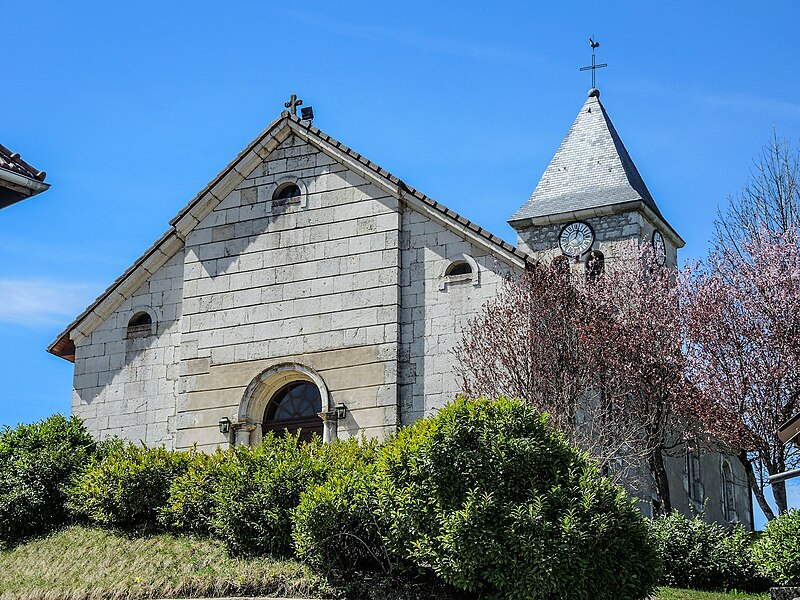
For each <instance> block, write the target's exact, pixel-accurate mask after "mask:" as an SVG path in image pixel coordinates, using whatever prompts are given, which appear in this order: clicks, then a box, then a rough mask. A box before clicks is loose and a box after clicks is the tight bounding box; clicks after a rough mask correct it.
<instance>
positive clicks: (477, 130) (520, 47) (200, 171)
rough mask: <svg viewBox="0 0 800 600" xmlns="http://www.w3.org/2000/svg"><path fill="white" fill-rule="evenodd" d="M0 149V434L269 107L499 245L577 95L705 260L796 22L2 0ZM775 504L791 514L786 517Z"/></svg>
mask: <svg viewBox="0 0 800 600" xmlns="http://www.w3.org/2000/svg"><path fill="white" fill-rule="evenodd" d="M2 12H3V42H4V44H3V46H4V48H5V59H4V61H3V69H2V81H3V89H4V92H5V93H4V94H3V95H2V96H1V97H0V143H2V144H4V145H6V146H8V147H9V148H11V149H13V150H15V151H17V152H20V153H21V154H22V157H23V158H24V159H26V160H28V161H29V162H31V163H32V164H33V165H34V166H36V167H37V168H39V169H43V170H46V171H47V172H48V177H47V181H48V182H49V183H51V184H52V186H53V187H52V189H50V190H49V191H48V192H46V193H45V194H43V195H41V196H38V197H36V198H34V199H32V200H28V201H26V202H23V203H21V204H18V205H15V206H13V207H11V208H8V209H4V210H3V211H2V212H0V307H2V310H0V342H2V343H0V374H2V381H3V388H2V390H0V423H2V424H15V423H17V422H19V421H30V420H33V419H38V418H41V417H44V416H46V415H48V414H51V413H53V412H56V411H61V412H68V411H69V403H70V385H71V367H72V365H71V364H69V363H67V362H65V361H63V360H61V359H57V358H55V357H53V356H50V355H49V354H47V353H46V352H45V347H46V346H47V344H48V343H49V342H50V341H52V340H53V339H54V337H55V336H56V335H57V334H58V333H59V332H60V331H61V329H62V328H63V327H64V326H65V325H66V324H67V323H69V322H70V320H71V319H72V318H73V317H74V316H75V315H76V314H77V313H78V312H80V310H82V309H83V308H84V307H85V305H86V304H88V303H89V302H90V301H91V300H92V299H93V298H94V297H95V296H97V294H99V293H100V292H101V291H102V290H103V289H104V288H105V287H106V286H107V285H108V284H109V283H110V282H111V281H113V280H114V279H115V278H116V277H117V276H118V275H119V274H120V273H121V272H122V271H123V270H124V269H125V268H126V267H127V266H129V265H130V264H131V263H132V262H133V261H134V260H135V259H136V258H137V257H138V256H139V255H140V254H141V253H142V251H143V250H144V249H145V248H147V247H148V246H149V245H150V244H151V243H152V242H153V241H154V240H155V239H156V238H157V237H158V236H159V235H160V234H161V233H163V232H164V231H165V230H166V229H167V222H168V220H169V219H170V218H171V217H172V216H174V214H175V213H177V211H178V210H179V209H180V208H181V207H182V206H183V205H184V204H186V202H188V200H190V199H191V198H192V197H193V196H194V194H195V193H196V192H197V191H198V190H200V189H201V188H202V187H203V186H204V185H205V184H206V183H207V182H208V181H209V180H210V179H211V178H212V177H213V176H214V175H215V174H216V173H217V172H218V171H219V170H220V169H221V168H222V167H223V166H224V165H225V164H227V162H228V161H229V160H230V159H231V158H233V157H234V156H235V155H236V154H237V153H238V152H239V150H241V149H242V148H243V147H244V146H245V145H246V144H247V143H248V142H249V141H250V140H251V139H252V138H254V137H255V136H256V134H257V133H258V132H259V131H261V130H262V129H263V128H264V127H265V126H266V125H267V124H268V123H269V122H270V121H272V120H273V119H274V118H275V117H277V116H278V114H279V112H280V110H282V108H283V102H284V101H285V100H286V99H288V96H289V94H290V93H297V94H298V95H300V97H301V98H303V100H304V101H305V103H306V104H311V105H313V106H314V109H315V113H316V117H317V118H316V120H315V125H317V126H319V127H320V128H321V129H323V130H324V131H326V132H327V133H329V134H330V135H333V136H334V137H336V138H338V139H340V140H341V141H343V142H344V143H346V144H348V145H349V146H351V147H352V148H354V149H355V150H357V151H359V152H361V153H362V154H364V155H366V156H368V157H369V158H370V159H372V160H373V161H375V162H377V163H378V164H380V165H381V166H384V167H385V168H387V169H389V170H390V171H392V172H393V173H395V174H396V175H398V176H399V177H401V178H403V179H404V180H405V181H407V182H408V183H409V184H411V185H413V186H415V187H417V188H419V189H421V190H423V191H424V192H425V193H427V194H428V195H430V196H432V197H433V198H435V199H436V200H438V201H440V202H442V203H443V204H445V205H447V206H449V207H450V208H452V209H454V210H456V211H458V212H460V213H461V214H463V215H465V216H467V217H468V218H470V219H472V220H473V221H476V222H477V223H479V224H480V225H482V226H483V227H485V228H487V229H489V230H490V231H492V232H493V233H495V234H497V235H499V236H501V237H503V238H505V239H507V240H508V241H511V242H513V241H514V235H513V232H512V230H511V229H510V227H509V226H508V225H507V224H506V223H505V220H506V219H507V218H508V217H509V216H511V214H512V213H513V212H514V211H515V210H516V209H517V208H518V207H519V206H520V205H521V204H522V203H523V202H524V201H525V199H526V198H527V197H528V195H529V194H530V193H531V191H532V190H533V188H534V187H535V185H536V183H537V181H538V179H539V177H540V176H541V173H542V171H543V170H544V168H545V166H546V165H547V162H548V161H549V159H550V158H551V157H552V155H553V153H554V152H555V150H556V148H557V147H558V144H559V142H560V141H561V139H562V138H563V136H564V134H565V133H566V131H567V129H568V127H569V125H570V124H571V123H572V120H573V119H574V117H575V115H576V114H577V111H578V109H579V108H580V106H581V104H582V103H583V101H584V99H585V97H586V91H587V90H588V88H589V87H590V77H589V75H588V74H587V73H580V72H579V71H578V69H579V67H581V66H584V65H587V64H589V63H590V61H591V54H590V50H589V47H588V37H589V36H590V35H594V36H595V37H596V38H597V39H599V40H600V42H601V47H600V48H599V55H598V60H599V61H600V62H607V63H609V67H608V68H606V69H603V70H601V71H600V72H599V74H598V87H599V88H600V89H601V91H602V100H603V102H604V104H605V106H606V108H607V110H608V111H609V114H610V115H611V118H612V119H613V121H614V123H615V125H616V127H617V130H618V131H619V132H620V135H621V136H622V138H623V140H624V141H625V143H626V145H627V147H628V150H629V151H630V153H631V155H632V157H633V159H634V161H635V162H636V164H637V166H638V167H639V170H640V171H641V173H642V175H643V177H644V179H645V181H646V182H647V184H648V186H649V188H650V191H651V192H652V194H653V196H654V197H655V199H656V202H657V203H658V204H659V206H660V208H661V211H662V212H663V213H664V214H665V215H666V217H667V219H668V220H669V221H670V223H671V224H672V226H673V227H674V228H675V229H676V230H677V231H678V232H679V233H681V235H682V236H683V237H684V239H685V240H686V242H687V246H686V248H685V249H684V251H682V254H681V256H682V257H683V258H699V257H701V256H702V255H703V254H704V253H705V252H706V249H707V242H708V239H709V237H710V233H711V227H712V220H713V218H714V214H715V211H716V208H717V205H718V204H720V203H721V204H724V203H725V201H726V199H727V197H728V195H729V194H730V193H734V192H736V191H737V190H739V189H740V188H741V187H742V185H743V184H744V182H745V180H746V177H747V173H748V169H749V168H750V165H751V163H752V158H753V156H755V155H756V154H757V152H758V151H759V148H760V147H761V146H762V145H763V144H764V143H765V142H766V141H767V140H768V138H769V137H770V136H771V135H772V132H773V129H774V130H776V131H777V132H778V134H779V135H782V136H785V137H787V138H789V139H790V140H792V141H793V142H795V143H800V97H798V96H799V94H798V84H799V83H800V60H798V52H797V41H796V38H797V32H796V25H797V23H798V22H800V4H798V3H796V2H793V1H789V0H786V1H773V2H770V3H767V4H761V3H758V4H757V3H753V2H742V1H729V2H726V3H724V5H723V4H719V3H716V2H672V3H653V2H638V3H633V2H600V1H599V0H598V1H595V2H548V3H533V2H506V3H492V5H491V6H490V5H489V3H484V2H466V1H462V2H451V3H447V2H440V3H432V2H417V1H406V2H403V3H380V2H374V1H372V2H337V3H332V2H317V1H312V0H309V1H305V2H298V3H291V4H290V3H286V2H233V1H232V2H226V3H221V2H204V1H193V2H188V1H175V2H150V1H140V2H136V3H124V4H123V3H112V2H104V3H100V2H78V3H63V2H35V1H28V2H16V3H7V5H5V6H3V9H2ZM797 500H798V499H797V496H795V502H796V503H797Z"/></svg>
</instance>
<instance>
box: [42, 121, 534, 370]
mask: <svg viewBox="0 0 800 600" xmlns="http://www.w3.org/2000/svg"><path fill="white" fill-rule="evenodd" d="M291 134H294V135H296V136H298V137H299V138H300V139H302V140H303V141H305V142H307V143H309V144H311V145H313V146H315V147H317V148H319V149H320V150H321V151H322V152H324V153H326V154H327V155H329V156H331V157H332V158H333V159H334V160H336V161H337V162H339V163H341V164H343V165H344V166H347V167H348V168H350V169H352V170H353V171H354V172H356V173H357V174H359V175H361V176H362V177H364V178H365V179H366V180H367V181H370V182H372V183H375V184H376V185H378V186H379V187H380V188H382V189H384V190H385V191H387V192H388V193H389V194H391V195H393V196H394V197H396V198H398V199H399V200H401V201H403V202H405V203H406V204H408V206H410V207H411V208H413V209H415V210H417V211H420V212H422V213H424V214H426V215H427V216H429V217H430V218H432V219H433V220H436V221H438V222H440V223H441V224H442V225H444V226H445V227H446V228H448V229H450V230H451V231H453V232H454V233H457V234H459V235H461V236H462V237H464V238H465V239H467V240H469V241H471V242H473V243H474V244H476V245H477V246H479V247H482V248H484V249H485V250H486V251H487V252H489V253H491V254H494V255H497V256H499V257H501V258H502V259H504V260H505V261H506V262H508V263H510V264H513V265H516V266H519V267H523V266H524V265H525V264H526V263H527V261H528V260H529V258H528V256H527V255H526V254H525V253H523V252H521V251H520V250H518V249H517V248H516V247H514V246H512V245H511V244H509V243H507V242H505V241H504V240H501V239H500V238H498V237H497V236H494V235H492V234H491V233H489V232H488V231H486V230H485V229H483V228H481V227H479V226H478V225H476V224H474V223H472V222H471V221H469V220H468V219H466V218H464V217H462V216H461V215H459V214H458V213H456V212H455V211H452V210H450V209H448V208H447V207H446V206H444V205H442V204H439V203H438V202H436V201H434V200H433V199H431V198H429V197H428V196H426V195H425V194H423V193H422V192H419V191H418V190H416V189H414V188H412V187H410V186H407V185H406V184H405V183H404V182H403V181H402V180H401V179H399V178H398V177H395V176H394V175H392V174H391V173H390V172H389V171H387V170H386V169H383V168H381V167H379V166H378V165H376V164H375V163H373V162H371V161H370V160H368V159H366V158H365V157H364V156H362V155H361V154H359V153H357V152H355V151H353V150H351V149H350V148H348V147H347V146H345V145H344V144H342V143H341V142H339V141H338V140H336V139H334V138H332V137H330V136H329V135H327V134H325V133H324V132H322V131H320V130H319V129H318V128H316V127H314V126H313V125H311V124H310V123H308V122H307V121H302V120H301V119H300V118H298V117H297V116H296V115H291V114H289V113H288V112H286V111H284V112H283V113H281V116H280V117H279V118H278V119H277V120H275V121H273V122H272V123H271V124H270V125H269V127H267V128H266V129H265V130H264V131H262V132H261V134H259V136H258V137H257V138H256V139H254V140H253V141H252V142H251V143H250V144H248V146H247V147H246V148H245V149H244V150H243V151H242V152H240V153H239V155H238V156H237V157H236V158H235V159H234V160H232V161H231V162H230V163H229V164H228V165H227V166H226V167H225V168H224V169H223V170H222V171H221V172H220V173H219V174H218V175H217V176H216V177H215V178H214V179H213V180H212V181H211V182H210V183H209V184H208V185H207V186H206V187H205V188H203V190H201V191H200V192H199V193H198V194H197V195H196V196H195V197H194V198H193V199H192V200H191V201H190V202H189V203H188V204H187V205H186V206H185V207H184V208H183V209H181V211H180V212H179V213H178V214H177V215H176V216H175V217H174V218H173V219H172V220H171V221H170V225H171V226H172V228H171V229H170V230H169V231H167V232H166V233H165V234H164V235H163V236H162V237H161V238H160V239H159V240H158V241H157V242H156V243H155V244H154V245H153V246H151V247H150V248H149V249H148V250H147V252H145V253H144V255H142V257H141V258H139V259H138V260H137V261H136V262H135V263H134V264H133V265H131V267H129V268H128V269H127V270H126V271H125V272H124V273H123V274H122V275H121V276H120V277H119V278H118V279H117V280H116V281H115V282H114V283H112V284H111V285H110V286H109V287H108V288H107V289H106V290H105V291H104V292H103V293H102V294H101V295H100V296H99V297H98V298H97V299H96V300H95V301H94V302H93V303H92V304H91V305H89V307H88V308H87V309H86V310H85V311H83V312H82V313H81V314H80V315H78V317H77V318H76V319H75V320H74V321H73V322H72V323H71V324H70V325H69V327H67V328H66V329H65V330H64V331H63V332H62V333H61V334H60V335H59V336H58V338H57V339H56V340H55V341H54V342H53V343H52V344H51V345H50V346H49V347H48V348H47V350H48V352H50V353H52V354H55V355H56V356H60V357H62V358H65V359H67V360H71V361H74V359H75V343H76V342H77V341H79V339H82V338H83V337H85V336H88V335H89V334H90V333H91V331H92V330H94V328H95V327H97V326H98V325H99V324H100V323H102V322H103V321H104V320H105V319H106V318H108V316H110V315H111V314H112V313H113V312H114V310H116V309H117V308H118V307H119V306H120V305H121V304H122V303H123V302H124V301H125V300H126V299H127V297H128V296H129V295H130V294H132V293H133V292H134V291H135V290H136V289H138V288H139V286H140V285H141V284H142V283H143V282H144V281H146V280H147V278H148V277H150V275H152V274H153V273H154V272H155V271H156V270H157V269H158V268H159V267H161V266H162V265H163V264H164V263H165V262H166V261H167V260H169V259H170V258H171V257H172V256H173V255H174V254H175V253H176V252H178V251H179V250H180V249H181V248H183V246H184V242H185V240H186V236H187V235H188V234H189V233H190V232H191V231H192V230H193V229H194V228H195V227H196V226H197V225H198V224H199V223H200V222H201V221H202V220H203V218H205V217H206V216H207V215H208V214H209V213H210V212H211V211H212V210H214V208H216V207H217V206H218V205H219V204H220V203H221V202H222V201H223V200H224V199H225V198H226V197H227V196H228V194H230V193H231V192H232V191H233V190H235V189H236V187H237V186H238V185H239V183H241V181H242V180H244V179H245V178H246V177H247V176H248V175H249V174H250V173H251V172H252V171H253V169H255V168H256V167H257V166H258V165H259V164H261V162H263V161H264V160H266V159H267V158H268V157H269V155H270V154H271V153H272V152H273V151H274V150H275V149H276V148H277V147H278V145H280V143H281V142H283V141H284V140H285V139H286V138H287V137H289V135H291Z"/></svg>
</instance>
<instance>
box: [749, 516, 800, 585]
mask: <svg viewBox="0 0 800 600" xmlns="http://www.w3.org/2000/svg"><path fill="white" fill-rule="evenodd" d="M753 556H754V557H755V560H756V563H758V567H759V570H760V571H761V573H762V574H763V575H764V576H765V577H767V578H769V579H770V580H771V581H774V582H775V583H776V584H777V585H781V586H800V510H797V509H792V510H790V511H789V512H787V513H785V514H783V515H781V516H779V517H778V518H777V519H773V520H772V521H770V522H769V523H767V526H766V528H765V529H764V532H763V533H762V534H761V537H759V538H758V540H757V541H756V543H755V544H754V545H753Z"/></svg>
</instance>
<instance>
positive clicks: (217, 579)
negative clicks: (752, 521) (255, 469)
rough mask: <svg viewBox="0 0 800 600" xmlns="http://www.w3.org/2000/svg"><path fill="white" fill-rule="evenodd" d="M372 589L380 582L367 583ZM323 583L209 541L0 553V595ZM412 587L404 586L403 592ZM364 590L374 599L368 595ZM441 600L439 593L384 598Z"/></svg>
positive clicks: (107, 542)
mask: <svg viewBox="0 0 800 600" xmlns="http://www.w3.org/2000/svg"><path fill="white" fill-rule="evenodd" d="M372 586H374V587H372V592H378V593H377V596H378V597H381V596H384V594H382V593H380V592H379V590H378V588H381V587H383V586H382V585H381V584H380V583H379V582H377V581H374V582H373V584H372ZM332 591H333V590H331V589H330V588H329V587H328V585H327V584H326V583H325V582H324V580H323V579H322V578H320V577H318V576H316V575H314V574H313V573H311V571H309V570H308V569H306V568H305V567H303V566H302V565H299V564H298V563H295V562H291V561H275V560H273V559H268V558H253V559H236V558H231V557H229V556H228V555H227V553H226V552H225V549H224V548H223V547H222V545H221V544H219V543H218V542H215V541H213V540H210V539H205V538H196V537H182V536H177V537H176V536H173V535H168V534H161V535H152V536H140V537H130V536H126V535H124V534H120V533H115V532H110V531H105V530H101V529H91V528H86V527H69V528H67V529H64V530H63V531H61V532H59V533H56V534H54V535H51V536H49V537H47V538H42V539H39V540H34V541H32V542H29V543H27V544H23V545H21V546H18V547H17V548H14V549H12V550H3V551H0V598H2V599H3V600H6V599H9V600H10V599H14V600H101V599H102V600H141V599H146V598H180V597H183V598H192V597H195V598H196V597H215V596H216V597H219V596H238V595H253V596H262V595H263V596H283V597H306V598H314V597H316V598H319V597H325V596H327V597H330V594H331V593H332ZM409 592H411V590H409ZM367 595H369V596H373V594H371V593H368V594H367ZM438 596H441V597H445V596H446V594H439V593H438V590H432V589H427V591H421V592H420V591H418V590H417V591H414V592H411V593H408V592H407V593H405V594H403V593H401V594H391V593H389V594H387V595H386V596H385V597H398V598H400V597H403V598H411V597H419V598H420V599H421V598H426V599H428V598H432V597H438ZM766 598H768V596H766V595H763V596H758V595H747V594H736V593H730V594H723V593H710V592H695V591H691V590H675V589H670V588H662V589H661V590H659V593H658V599H657V600H763V599H766Z"/></svg>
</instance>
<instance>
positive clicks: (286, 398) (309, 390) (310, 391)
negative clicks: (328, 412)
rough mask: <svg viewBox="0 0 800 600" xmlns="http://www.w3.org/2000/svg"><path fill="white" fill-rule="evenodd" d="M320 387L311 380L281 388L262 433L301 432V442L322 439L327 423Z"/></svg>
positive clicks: (273, 400) (275, 395)
mask: <svg viewBox="0 0 800 600" xmlns="http://www.w3.org/2000/svg"><path fill="white" fill-rule="evenodd" d="M321 412H322V397H321V396H320V393H319V388H318V387H317V386H316V385H315V384H314V383H311V382H310V381H293V382H291V383H288V384H286V385H284V386H283V387H282V388H280V389H279V390H278V391H277V392H276V393H275V394H274V395H273V396H272V398H271V399H270V400H269V402H268V403H267V408H266V410H265V411H264V418H263V419H262V421H261V432H262V435H266V434H267V432H269V431H272V432H274V433H275V435H287V434H288V435H298V433H299V436H300V441H301V442H306V441H310V440H311V438H312V437H314V435H318V436H319V437H320V438H322V436H323V433H324V423H323V421H322V419H321V418H320V416H319V414H320V413H321Z"/></svg>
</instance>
